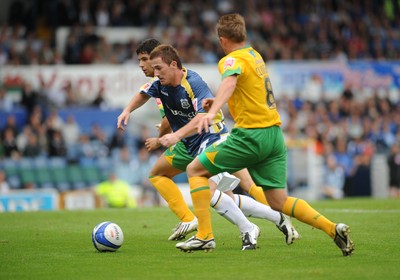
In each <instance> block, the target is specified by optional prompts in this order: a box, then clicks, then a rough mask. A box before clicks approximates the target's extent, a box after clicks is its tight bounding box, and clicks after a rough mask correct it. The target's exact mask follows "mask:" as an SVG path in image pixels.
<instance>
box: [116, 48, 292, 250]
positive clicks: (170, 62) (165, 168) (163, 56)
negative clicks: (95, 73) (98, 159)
mask: <svg viewBox="0 0 400 280" xmlns="http://www.w3.org/2000/svg"><path fill="white" fill-rule="evenodd" d="M138 55H139V53H138ZM152 55H155V56H157V55H158V57H157V58H155V59H154V61H155V64H154V63H153V60H152V65H153V67H154V73H157V74H156V77H154V78H153V79H152V80H151V81H150V82H149V83H147V84H146V85H145V86H143V87H142V88H141V93H140V95H139V94H138V95H137V99H136V101H135V98H136V97H134V99H133V100H132V101H131V103H130V104H129V105H128V106H127V108H125V110H124V112H123V113H121V115H120V117H119V118H118V127H119V128H121V127H122V126H123V125H126V123H127V118H129V114H130V113H131V112H132V111H133V110H135V109H137V108H138V107H140V106H142V105H143V104H144V103H145V102H147V100H148V99H149V98H150V97H154V98H157V99H159V100H161V103H162V105H163V107H164V112H165V115H166V117H167V119H168V121H169V123H170V124H171V127H172V130H173V131H176V130H178V129H180V128H182V127H186V125H187V124H188V123H189V122H190V121H191V120H192V119H193V118H196V115H197V113H202V112H204V110H203V108H202V107H201V100H202V99H203V98H210V97H213V95H212V93H211V91H210V90H209V88H208V86H207V85H206V83H205V82H204V81H203V80H202V79H201V77H200V76H199V75H198V74H197V73H195V72H193V71H191V70H187V69H185V68H183V67H182V65H181V61H180V59H179V57H178V54H177V52H176V50H175V49H173V48H172V47H171V46H166V45H163V46H161V47H157V48H156V49H155V50H154V53H152ZM142 58H143V56H141V55H139V61H141V59H142ZM147 59H148V58H146V60H147ZM157 60H158V63H157ZM139 65H140V66H141V67H142V70H143V71H144V73H145V74H146V76H148V73H150V70H149V69H147V70H146V71H147V72H146V71H145V69H144V68H145V67H144V66H143V63H142V62H140V64H139ZM188 128H189V127H188ZM189 130H192V131H193V132H195V129H193V128H189ZM190 133H191V132H189V134H190ZM226 133H227V129H226V127H225V125H224V123H223V115H222V112H220V114H219V115H218V118H217V119H216V121H215V124H213V125H212V127H211V132H209V133H204V134H200V135H199V134H197V133H193V134H194V135H193V136H189V137H186V138H184V139H182V141H179V142H178V143H177V145H175V146H174V147H172V148H169V149H168V150H167V151H166V152H165V153H164V156H162V157H160V158H159V159H158V161H157V163H156V164H155V166H154V168H153V170H152V171H151V173H150V181H151V182H152V184H153V185H154V186H155V187H156V188H157V190H159V192H160V194H161V195H162V196H163V197H164V198H165V199H166V200H167V202H168V204H169V206H170V208H171V210H172V211H173V212H174V213H175V214H176V215H177V216H178V218H180V219H181V220H182V218H185V216H189V215H192V217H190V218H191V220H190V218H189V221H188V222H184V221H183V222H181V223H180V224H178V228H177V229H176V230H175V233H174V234H173V235H172V236H171V237H170V238H169V240H177V239H179V238H184V237H185V235H186V234H187V233H189V232H191V231H193V230H194V229H195V228H194V225H196V229H197V224H196V223H197V219H196V218H194V217H193V214H192V213H191V212H190V211H189V212H188V211H185V208H186V207H187V206H185V207H177V205H176V204H177V203H179V201H178V202H177V201H175V198H177V199H178V200H181V199H179V197H181V196H182V195H181V194H180V192H179V189H177V187H176V185H175V184H174V183H173V182H172V180H171V178H172V177H174V176H175V175H177V174H179V173H182V172H184V171H185V170H186V166H187V165H188V164H189V163H190V162H191V161H192V160H193V158H194V157H195V156H197V154H199V153H200V152H201V150H202V149H204V148H205V147H206V146H207V145H208V144H211V143H213V142H215V141H218V140H220V139H221V135H224V134H226ZM211 180H213V179H211ZM213 181H214V180H213ZM215 183H217V184H218V180H217V181H216V182H215ZM208 191H209V190H208ZM177 192H179V193H177ZM210 198H211V203H210V204H211V205H212V206H213V207H214V208H215V209H216V210H217V212H219V213H224V214H225V215H224V217H225V218H227V219H228V220H230V221H231V222H233V223H234V224H236V225H237V226H238V227H239V229H240V231H241V232H242V242H243V246H242V250H247V249H255V245H256V241H257V237H258V234H259V229H258V227H257V226H256V225H254V224H252V223H251V222H249V221H248V220H247V219H246V218H245V217H244V215H243V213H242V212H241V211H240V209H239V208H238V207H237V205H236V204H235V203H234V202H233V200H231V199H230V198H229V197H228V196H227V195H226V194H224V193H223V192H220V191H219V190H216V191H215V192H214V194H213V196H212V197H211V196H210V194H208V200H209V201H210ZM239 199H240V198H239ZM242 199H243V200H246V199H250V201H249V200H247V202H245V201H243V204H249V205H250V204H256V203H258V202H256V201H253V200H252V199H251V198H248V197H243V198H242ZM181 204H182V203H181ZM258 204H260V203H258ZM260 205H261V206H263V207H264V208H262V207H261V206H258V209H259V212H262V211H264V210H265V205H262V204H260ZM221 207H222V208H224V209H223V210H222V211H221V209H220V208H221ZM181 208H182V209H183V210H182V209H181ZM227 208H228V209H229V211H226V210H227ZM249 208H250V207H249ZM256 208H257V207H254V210H255V209H256ZM261 209H262V210H261ZM247 210H248V211H247V212H248V214H250V215H253V216H256V214H254V213H249V212H251V211H253V212H254V210H253V209H251V210H250V209H247ZM268 210H269V211H265V213H264V214H262V215H268V214H267V213H266V212H271V213H269V214H270V215H272V212H274V213H273V214H274V215H275V219H276V217H277V218H278V221H275V224H276V225H277V226H278V228H279V229H280V230H281V231H283V232H284V234H285V235H286V243H287V244H291V243H292V242H293V240H295V239H297V238H299V235H298V233H297V232H296V231H295V229H294V228H293V226H292V225H291V223H290V219H285V218H284V217H282V215H280V213H278V212H275V211H273V210H272V209H270V207H268ZM207 211H208V209H207ZM244 212H245V211H244ZM186 218H187V217H186ZM267 219H268V218H267ZM281 219H282V220H281ZM269 220H271V221H272V219H269ZM285 231H286V232H285Z"/></svg>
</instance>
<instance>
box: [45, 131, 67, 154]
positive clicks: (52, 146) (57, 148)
mask: <svg viewBox="0 0 400 280" xmlns="http://www.w3.org/2000/svg"><path fill="white" fill-rule="evenodd" d="M66 155H67V147H66V146H65V143H64V139H63V138H62V134H61V132H60V131H59V130H54V131H53V132H52V133H50V134H49V140H48V156H49V157H65V156H66Z"/></svg>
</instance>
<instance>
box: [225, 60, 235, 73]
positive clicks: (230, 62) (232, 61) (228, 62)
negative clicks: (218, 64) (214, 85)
mask: <svg viewBox="0 0 400 280" xmlns="http://www.w3.org/2000/svg"><path fill="white" fill-rule="evenodd" d="M233 64H235V59H234V58H233V57H228V58H227V59H226V60H225V63H224V70H226V69H228V68H231V67H232V66H233Z"/></svg>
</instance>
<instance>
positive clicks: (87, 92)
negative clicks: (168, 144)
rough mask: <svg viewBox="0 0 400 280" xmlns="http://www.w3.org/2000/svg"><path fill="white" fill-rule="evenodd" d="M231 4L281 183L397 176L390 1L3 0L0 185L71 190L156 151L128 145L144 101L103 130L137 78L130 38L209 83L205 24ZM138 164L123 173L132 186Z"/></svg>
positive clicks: (295, 185)
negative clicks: (261, 88)
mask: <svg viewBox="0 0 400 280" xmlns="http://www.w3.org/2000/svg"><path fill="white" fill-rule="evenodd" d="M230 12H239V13H241V14H242V15H243V16H244V17H245V19H246V23H247V28H248V35H249V36H248V41H249V43H250V44H251V45H253V46H254V47H255V48H256V49H257V50H259V51H260V53H261V54H262V56H263V57H264V59H265V60H266V62H267V66H268V69H269V72H270V76H271V79H272V85H273V88H274V92H275V95H276V99H277V101H278V107H279V110H280V113H281V117H282V120H283V125H282V127H283V130H284V133H285V137H286V140H287V144H288V147H289V160H288V169H289V173H288V189H289V191H290V192H296V194H297V195H299V196H305V197H306V198H307V199H320V198H332V199H338V198H342V197H348V196H374V197H387V196H389V187H390V186H391V189H393V188H394V189H396V188H399V187H400V186H399V184H400V183H399V182H398V181H400V180H398V181H397V182H396V181H393V180H392V179H390V178H394V177H395V176H394V177H393V175H391V174H393V172H395V173H396V172H397V174H400V170H399V169H398V168H399V167H398V166H399V165H400V155H399V152H398V151H399V149H396V148H394V147H398V146H399V145H400V103H399V100H400V93H399V88H400V62H399V59H400V18H399V17H398V15H399V14H400V1H397V0H353V1H345V0H311V1H310V0H307V1H306V0H296V1H295V0H293V1H290V0H269V1H268V0H264V1H257V0H249V1H228V0H207V1H200V0H192V1H186V0H177V1H169V0H150V1H142V0H98V1H94V0H30V1H28V0H2V1H1V3H0V132H1V138H0V139H1V140H0V161H1V163H0V168H1V170H3V171H5V172H4V173H5V175H6V176H5V178H6V179H5V181H6V182H7V183H8V185H9V186H10V187H9V188H10V189H11V190H14V189H22V188H24V187H28V186H29V187H31V188H32V187H33V188H46V187H50V188H55V189H57V190H58V191H59V192H65V191H69V190H80V189H82V188H87V187H90V186H93V185H95V184H97V183H99V182H101V181H103V180H105V179H106V175H105V174H108V170H109V169H110V168H112V167H114V166H116V164H119V165H125V167H127V166H128V168H130V170H132V173H131V174H130V175H132V174H140V172H147V170H148V167H147V168H141V167H143V166H144V165H146V166H148V164H149V162H150V163H151V162H154V158H156V157H157V156H158V155H159V153H160V152H161V151H157V152H156V153H151V154H148V155H142V154H141V156H139V152H140V153H143V149H142V145H143V142H142V141H141V139H143V138H145V137H148V136H155V135H157V131H156V128H155V127H154V125H155V124H156V123H158V122H159V114H158V112H157V109H156V108H157V106H156V104H155V102H154V103H153V102H149V104H146V106H145V107H144V108H141V109H140V110H138V111H137V112H135V113H134V115H135V117H134V118H131V122H130V125H129V127H128V131H127V133H125V134H121V133H120V132H118V131H116V129H115V127H116V118H117V116H118V115H119V113H120V112H121V110H122V108H123V107H124V106H125V105H126V104H127V102H128V101H129V100H130V98H131V97H132V95H133V94H134V93H136V92H137V91H138V90H139V88H140V86H141V85H142V84H144V83H145V82H146V81H147V79H146V78H145V77H144V75H143V74H142V73H141V70H140V69H139V67H138V63H137V57H136V53H135V50H136V46H137V44H138V43H139V42H140V41H141V40H142V39H145V38H149V37H154V38H157V39H158V40H160V41H161V42H163V43H169V44H172V45H173V46H174V47H176V48H177V49H178V51H179V53H180V55H181V57H182V59H183V63H184V65H185V66H187V67H188V68H191V69H193V70H196V71H197V72H199V73H200V74H201V75H202V76H203V78H204V80H205V81H206V82H207V83H208V84H209V85H210V87H211V88H212V89H213V90H215V89H216V88H217V87H218V84H219V79H220V78H219V74H218V71H217V67H216V64H217V62H218V60H219V59H220V58H222V57H223V52H222V50H221V49H220V48H219V45H218V40H217V38H216V36H215V32H214V27H215V22H216V20H217V19H218V17H219V16H220V15H221V14H225V13H230ZM226 118H227V119H228V123H229V124H230V125H232V123H231V122H230V121H229V113H228V111H227V112H226ZM393 151H397V152H393ZM393 153H394V154H393ZM142 158H143V159H145V160H146V162H145V163H142V162H140V160H141V159H142ZM393 159H395V160H393ZM389 166H390V168H389ZM396 166H397V167H396ZM396 168H397V169H396ZM123 170H124V168H121V172H120V173H124V172H125V174H128V175H129V172H126V171H124V172H122V171H123ZM141 170H142V171H141ZM143 170H145V171H143ZM393 170H395V171H393ZM396 170H397V171H396ZM390 171H391V172H392V173H391V174H390ZM389 175H390V176H389ZM121 176H124V175H121ZM143 176H144V177H146V174H141V175H138V176H137V177H136V178H131V177H129V176H128V177H129V179H127V180H130V182H129V183H130V184H131V185H140V184H142V188H143V184H146V182H144V179H143V178H144V177H143ZM389 179H390V181H389ZM185 180H186V179H185V176H184V175H183V176H179V177H177V178H176V181H177V182H185ZM393 184H394V185H393ZM389 185H390V186H389ZM139 189H140V188H139ZM334 190H336V191H334ZM337 190H339V191H337ZM390 193H391V194H392V195H393V196H398V195H397V193H398V192H394V191H392V192H390ZM156 199H157V198H156ZM154 203H156V204H158V202H157V201H155V202H154Z"/></svg>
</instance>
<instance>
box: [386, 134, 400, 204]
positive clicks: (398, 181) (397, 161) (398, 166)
mask: <svg viewBox="0 0 400 280" xmlns="http://www.w3.org/2000/svg"><path fill="white" fill-rule="evenodd" d="M387 164H388V167H389V195H390V197H393V198H400V142H399V143H394V144H393V145H392V147H391V149H390V153H389V155H388V157H387Z"/></svg>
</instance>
